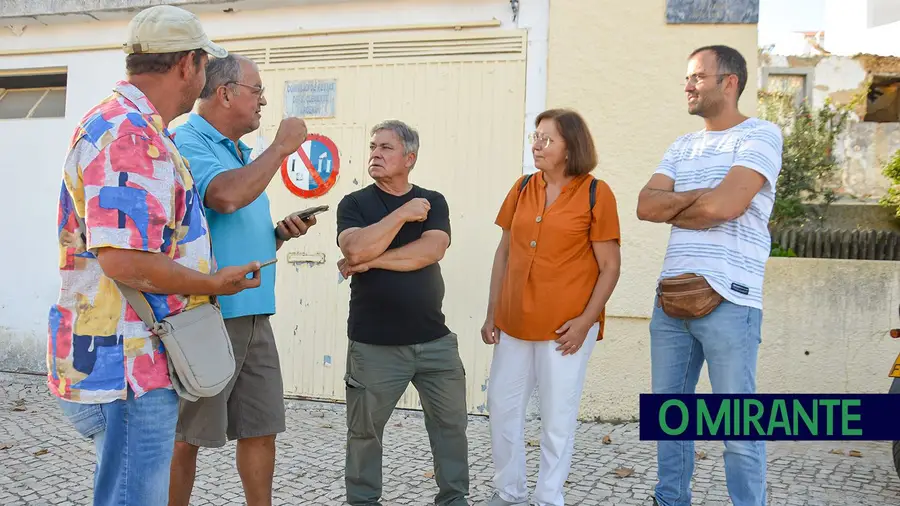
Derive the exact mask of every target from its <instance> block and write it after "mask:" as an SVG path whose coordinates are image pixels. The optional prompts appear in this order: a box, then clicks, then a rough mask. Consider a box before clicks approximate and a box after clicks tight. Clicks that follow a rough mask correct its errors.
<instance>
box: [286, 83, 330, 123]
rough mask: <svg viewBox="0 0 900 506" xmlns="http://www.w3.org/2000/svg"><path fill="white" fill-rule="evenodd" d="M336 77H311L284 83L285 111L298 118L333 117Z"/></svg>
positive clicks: (288, 114)
mask: <svg viewBox="0 0 900 506" xmlns="http://www.w3.org/2000/svg"><path fill="white" fill-rule="evenodd" d="M336 95H337V80H336V79H324V80H323V79H309V80H305V81H288V82H286V83H284V112H285V114H286V115H287V116H296V117H298V118H333V117H334V101H335V97H336Z"/></svg>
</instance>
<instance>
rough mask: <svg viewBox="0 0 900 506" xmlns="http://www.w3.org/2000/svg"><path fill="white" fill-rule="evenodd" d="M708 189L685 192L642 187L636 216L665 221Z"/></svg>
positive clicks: (643, 218)
mask: <svg viewBox="0 0 900 506" xmlns="http://www.w3.org/2000/svg"><path fill="white" fill-rule="evenodd" d="M708 191H710V189H709V188H700V189H697V190H690V191H686V192H676V191H670V190H659V189H654V188H644V189H643V190H641V194H640V196H639V197H638V213H637V214H638V218H639V219H641V220H644V221H652V222H655V223H664V222H667V221H668V220H670V219H672V218H673V217H675V215H677V214H678V213H680V212H681V211H683V210H684V209H686V208H687V207H688V206H690V205H691V204H693V203H694V202H695V201H696V200H697V199H698V198H699V197H700V196H701V195H703V194H704V193H707V192H708Z"/></svg>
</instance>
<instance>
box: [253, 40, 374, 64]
mask: <svg viewBox="0 0 900 506" xmlns="http://www.w3.org/2000/svg"><path fill="white" fill-rule="evenodd" d="M368 57H369V43H368V42H358V43H350V44H317V45H315V46H288V47H273V48H270V49H269V63H272V64H278V63H307V62H327V61H335V60H359V59H366V58H368Z"/></svg>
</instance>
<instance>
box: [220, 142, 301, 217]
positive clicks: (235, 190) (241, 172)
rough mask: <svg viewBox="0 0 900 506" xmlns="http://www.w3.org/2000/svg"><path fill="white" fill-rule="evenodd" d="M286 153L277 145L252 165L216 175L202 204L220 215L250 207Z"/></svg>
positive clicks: (273, 174) (263, 189) (270, 147)
mask: <svg viewBox="0 0 900 506" xmlns="http://www.w3.org/2000/svg"><path fill="white" fill-rule="evenodd" d="M288 154H290V153H284V151H283V149H281V148H280V147H278V146H275V145H273V146H269V148H267V149H266V150H265V151H263V152H262V154H261V155H259V157H258V158H257V159H256V160H254V161H253V162H251V163H249V164H247V165H245V166H243V167H241V168H239V169H233V170H228V171H225V172H223V173H221V174H219V175H217V176H216V177H214V178H213V180H212V181H210V183H209V187H208V188H207V190H206V205H207V206H209V207H210V208H212V209H214V210H215V211H216V212H218V213H222V214H230V213H233V212H235V211H237V210H238V209H242V208H244V207H246V206H248V205H250V203H251V202H253V201H254V200H256V199H257V198H259V196H260V195H262V192H264V191H265V189H266V187H267V186H269V182H270V181H272V178H273V177H274V176H275V173H276V172H278V169H279V167H280V166H281V162H282V161H283V160H284V158H285V157H286V156H287V155H288ZM303 170H306V169H303Z"/></svg>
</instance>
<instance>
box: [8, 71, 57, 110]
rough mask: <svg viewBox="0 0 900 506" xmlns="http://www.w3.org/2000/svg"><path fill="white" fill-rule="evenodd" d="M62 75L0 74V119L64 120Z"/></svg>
mask: <svg viewBox="0 0 900 506" xmlns="http://www.w3.org/2000/svg"><path fill="white" fill-rule="evenodd" d="M66 81H67V75H66V74H65V73H45V74H19V75H0V120H3V119H26V118H63V117H65V115H66Z"/></svg>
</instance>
